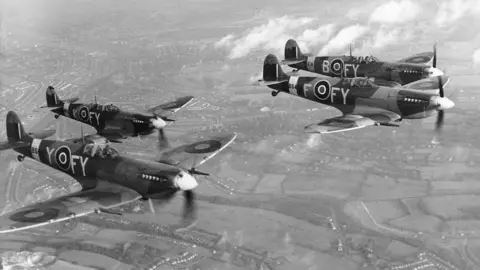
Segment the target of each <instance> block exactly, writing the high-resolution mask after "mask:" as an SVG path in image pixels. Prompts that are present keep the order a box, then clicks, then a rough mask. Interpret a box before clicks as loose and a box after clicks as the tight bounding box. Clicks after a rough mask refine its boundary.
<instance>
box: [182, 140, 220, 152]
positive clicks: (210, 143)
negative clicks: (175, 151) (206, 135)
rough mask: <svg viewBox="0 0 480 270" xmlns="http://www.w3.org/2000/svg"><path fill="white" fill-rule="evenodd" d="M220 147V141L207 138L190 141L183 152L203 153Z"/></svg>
mask: <svg viewBox="0 0 480 270" xmlns="http://www.w3.org/2000/svg"><path fill="white" fill-rule="evenodd" d="M221 147H222V143H221V142H219V141H216V140H207V141H201V142H196V143H192V144H190V145H189V146H187V147H186V148H185V150H184V151H185V152H187V153H190V154H205V153H212V152H215V151H217V150H218V149H220V148H221Z"/></svg>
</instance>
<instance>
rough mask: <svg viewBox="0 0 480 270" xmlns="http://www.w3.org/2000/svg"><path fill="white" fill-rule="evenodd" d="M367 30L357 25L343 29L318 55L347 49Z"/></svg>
mask: <svg viewBox="0 0 480 270" xmlns="http://www.w3.org/2000/svg"><path fill="white" fill-rule="evenodd" d="M368 29H369V28H368V27H366V26H362V25H359V24H355V25H351V26H347V27H345V28H343V29H342V30H340V32H338V34H337V35H336V36H335V37H334V38H332V39H331V40H330V41H329V42H328V43H327V44H326V45H325V46H324V47H323V48H322V50H320V52H319V53H318V55H326V54H329V53H330V52H331V51H335V50H339V49H343V48H345V47H347V46H348V45H349V44H351V43H352V42H354V41H355V40H357V39H358V38H359V37H361V36H363V35H364V34H365V33H366V32H367V31H368Z"/></svg>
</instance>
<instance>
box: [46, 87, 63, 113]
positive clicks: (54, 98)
mask: <svg viewBox="0 0 480 270" xmlns="http://www.w3.org/2000/svg"><path fill="white" fill-rule="evenodd" d="M46 99H47V107H49V108H52V107H61V106H63V103H64V102H63V100H61V99H60V98H59V97H58V95H57V92H55V88H53V86H51V85H50V86H49V87H48V88H47V92H46Z"/></svg>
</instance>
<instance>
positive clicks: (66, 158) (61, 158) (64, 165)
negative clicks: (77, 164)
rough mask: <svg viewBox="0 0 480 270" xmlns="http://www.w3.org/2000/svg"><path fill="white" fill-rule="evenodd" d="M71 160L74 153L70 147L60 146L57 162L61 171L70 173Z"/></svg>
mask: <svg viewBox="0 0 480 270" xmlns="http://www.w3.org/2000/svg"><path fill="white" fill-rule="evenodd" d="M71 159H72V151H70V148H68V146H65V145H63V146H60V147H59V148H57V150H56V151H55V161H56V163H57V166H58V167H59V168H60V169H62V170H64V171H68V170H69V169H70V161H71Z"/></svg>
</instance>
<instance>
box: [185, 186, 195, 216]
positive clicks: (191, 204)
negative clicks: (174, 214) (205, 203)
mask: <svg viewBox="0 0 480 270" xmlns="http://www.w3.org/2000/svg"><path fill="white" fill-rule="evenodd" d="M183 196H184V198H185V204H184V209H183V220H184V222H186V223H192V221H194V220H196V219H197V205H196V203H195V193H194V192H193V190H185V191H184V192H183Z"/></svg>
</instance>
